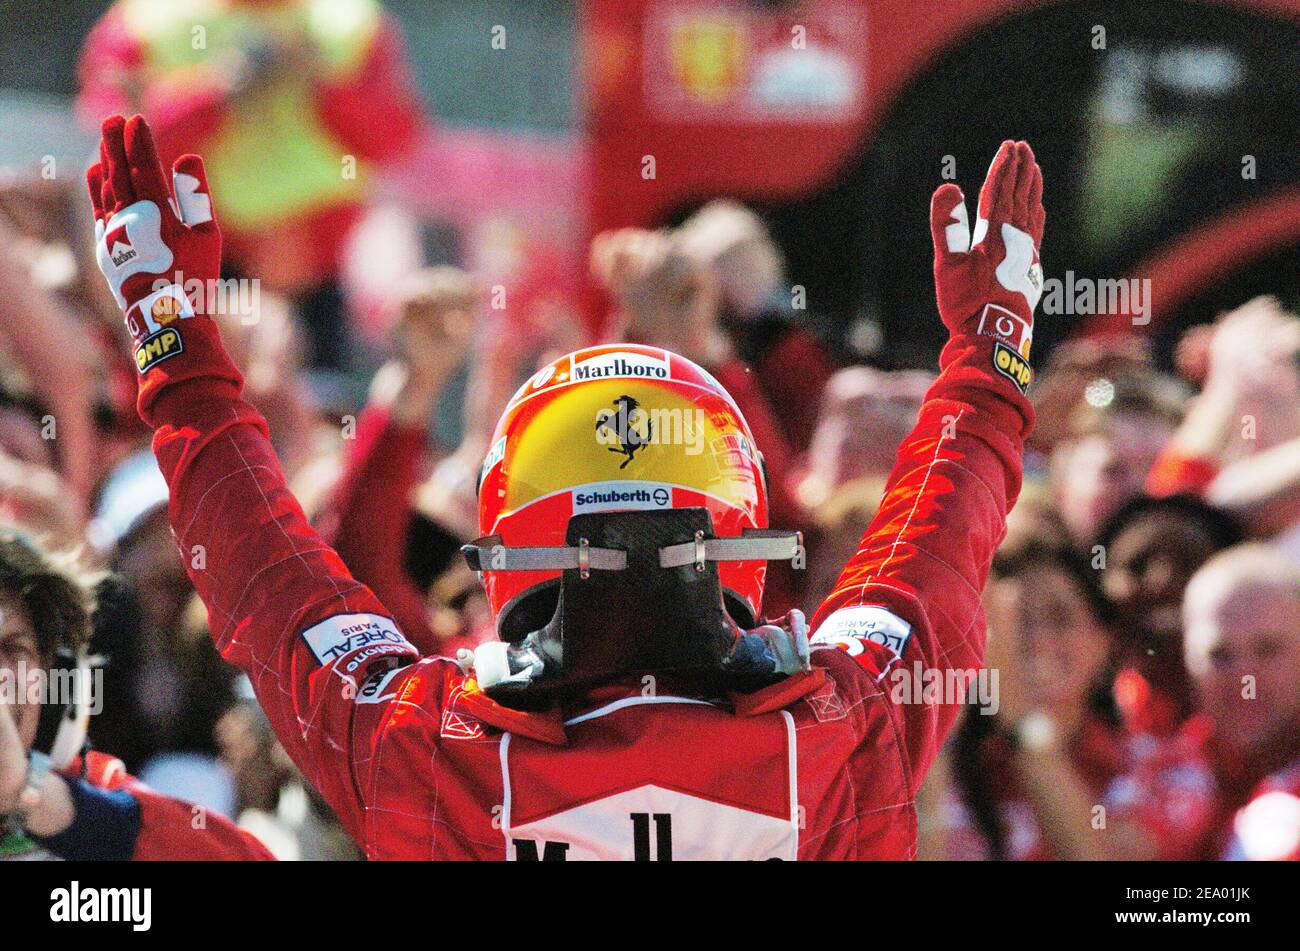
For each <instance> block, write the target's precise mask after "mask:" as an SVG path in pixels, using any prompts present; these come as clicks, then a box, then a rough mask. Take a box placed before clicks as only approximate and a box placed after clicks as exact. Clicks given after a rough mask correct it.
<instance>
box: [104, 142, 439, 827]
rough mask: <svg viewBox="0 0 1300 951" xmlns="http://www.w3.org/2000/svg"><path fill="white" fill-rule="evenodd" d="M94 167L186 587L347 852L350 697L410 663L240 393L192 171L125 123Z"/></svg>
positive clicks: (361, 749)
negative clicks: (303, 502) (327, 807)
mask: <svg viewBox="0 0 1300 951" xmlns="http://www.w3.org/2000/svg"><path fill="white" fill-rule="evenodd" d="M100 157H101V161H100V163H99V164H97V165H95V166H93V167H92V168H91V169H90V171H89V172H88V175H87V178H88V182H89V186H90V193H91V198H92V200H93V202H94V205H95V218H96V225H95V231H96V238H97V242H98V259H99V265H100V269H101V270H102V271H103V272H104V275H105V277H106V278H107V279H108V282H109V286H110V288H111V289H112V291H113V294H114V296H115V297H116V298H117V302H118V304H119V306H121V307H122V309H123V311H124V312H125V314H126V323H127V328H128V330H129V331H130V333H131V336H132V337H133V338H134V340H135V344H134V355H135V362H136V367H137V369H138V371H139V374H140V380H139V382H140V387H139V397H138V404H137V405H138V409H139V412H140V416H141V418H143V419H144V421H145V423H147V424H148V425H149V426H151V427H152V428H153V429H154V430H155V434H154V453H155V454H156V456H157V457H158V464H159V466H160V467H161V468H162V471H163V474H164V475H165V476H166V478H167V482H168V485H169V486H170V487H171V504H170V509H169V515H170V518H171V524H172V530H173V532H174V534H175V537H176V541H177V543H178V545H179V546H180V550H181V556H182V558H183V559H184V561H185V564H186V568H187V570H188V572H189V576H190V580H191V581H192V582H193V584H194V587H195V588H196V589H197V590H198V592H199V595H200V596H201V597H202V598H203V602H204V604H206V605H207V608H208V616H209V626H210V628H211V631H212V635H213V639H214V640H215V641H216V643H217V648H218V650H220V652H221V654H222V656H223V657H225V658H226V660H228V661H230V662H231V663H233V664H235V665H237V666H238V667H240V668H241V669H242V670H244V671H245V672H246V673H247V674H248V676H249V679H250V680H251V681H252V684H253V687H254V689H255V690H256V692H257V696H258V699H259V700H260V702H261V704H262V707H263V709H264V710H265V711H266V714H267V716H268V718H269V719H270V721H271V723H272V724H273V725H274V727H275V729H276V732H277V734H278V735H279V737H280V740H281V742H282V743H283V744H284V746H285V749H286V750H287V751H288V752H289V754H290V756H292V757H293V760H294V762H295V763H297V764H298V766H299V768H301V769H302V771H303V773H304V774H305V775H306V776H307V778H308V779H309V780H310V781H311V782H312V783H313V784H314V785H315V786H316V788H317V789H318V790H320V792H321V793H322V795H324V796H325V798H326V799H327V800H328V801H329V802H330V804H331V805H332V806H333V807H334V809H335V810H336V811H337V812H338V814H339V817H340V819H341V820H342V821H343V823H344V824H345V826H346V827H347V828H348V829H349V831H350V832H352V834H353V836H354V837H356V838H357V839H358V840H359V841H360V840H362V839H363V834H362V833H363V830H362V816H363V813H364V808H365V807H364V804H363V802H362V795H361V792H360V790H362V789H365V788H368V787H367V786H366V785H365V782H364V780H365V776H363V775H359V772H360V771H361V770H363V769H364V768H365V767H366V764H369V763H371V762H373V760H374V758H375V757H374V756H373V755H372V754H373V750H371V749H370V748H369V744H370V743H371V740H370V738H369V737H370V734H369V733H368V732H367V731H366V730H363V729H360V728H358V729H357V730H356V731H354V730H353V720H354V717H355V716H357V712H356V711H357V709H358V708H357V705H356V704H355V702H354V698H355V697H356V696H357V688H358V685H359V684H360V683H361V681H362V680H363V679H364V678H365V677H366V676H367V675H368V674H369V673H370V672H371V671H373V670H375V669H378V668H381V667H385V666H389V665H399V664H401V663H404V662H407V661H409V660H412V659H414V658H415V657H416V656H417V653H416V651H415V649H414V648H413V647H412V646H411V645H410V644H409V643H408V642H407V641H406V639H405V638H404V637H403V636H402V635H401V633H400V632H399V630H398V628H397V626H396V625H395V624H394V623H393V622H392V620H391V619H390V618H389V617H388V616H387V614H386V612H385V611H384V608H383V606H382V605H381V604H380V603H379V601H378V599H376V598H375V596H374V595H373V594H372V593H371V592H370V590H369V589H367V588H366V587H365V586H364V585H361V584H359V583H358V582H357V581H355V580H354V579H353V578H352V576H351V575H350V574H349V573H348V570H347V568H346V567H344V565H343V562H342V561H341V560H340V559H339V557H338V555H337V554H335V553H334V551H333V550H332V549H330V548H329V547H328V546H327V545H326V544H325V543H324V542H322V541H321V539H320V537H319V536H318V535H317V534H316V533H315V531H313V530H312V528H311V527H310V526H309V525H308V524H307V520H306V518H305V517H304V516H303V513H302V509H301V508H300V507H299V505H298V503H297V501H296V500H295V499H294V498H293V496H292V495H291V494H290V492H289V490H288V488H287V487H286V485H285V480H284V476H283V474H282V473H281V471H280V465H279V463H278V461H277V460H276V457H275V453H274V451H273V450H272V448H271V443H270V440H269V438H268V435H267V429H266V423H265V422H264V421H263V419H262V417H261V416H260V415H259V414H258V412H257V411H256V410H255V409H254V408H253V407H252V406H251V405H250V404H249V403H247V402H246V401H245V400H244V399H243V398H242V397H241V390H242V386H243V380H242V378H241V376H240V374H239V371H238V370H237V369H236V368H235V366H234V364H233V363H232V362H231V360H230V358H229V357H228V356H227V355H226V351H225V349H224V348H223V347H222V344H221V337H220V334H219V332H218V329H217V323H216V320H215V319H214V317H215V316H216V315H215V314H213V313H210V312H208V309H207V306H206V305H207V304H208V303H209V300H208V296H209V295H207V294H206V293H205V290H206V288H207V287H209V286H210V284H209V283H208V282H211V281H213V280H215V279H216V277H217V274H218V267H219V263H220V258H221V234H220V231H219V230H218V228H217V223H216V221H215V220H214V218H213V214H212V203H211V200H210V198H209V196H208V188H207V180H206V177H205V176H204V171H203V163H202V161H201V160H200V159H199V158H198V157H197V156H193V155H186V156H182V157H181V158H180V159H178V160H177V162H176V165H175V168H174V169H173V172H172V174H171V176H169V177H167V178H164V173H163V169H162V166H161V165H160V164H159V162H158V158H157V154H156V151H155V148H154V144H153V140H152V137H151V135H150V133H149V127H148V125H146V123H145V121H144V120H143V119H142V118H141V117H139V116H136V117H134V118H132V119H131V120H130V121H125V120H123V119H122V117H121V116H113V117H110V118H109V119H107V120H106V121H105V122H104V126H103V141H102V143H101V147H100ZM366 709H367V710H370V711H372V713H373V711H374V708H373V707H368V708H366ZM354 764H360V765H355V766H354Z"/></svg>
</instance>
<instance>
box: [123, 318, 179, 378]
mask: <svg viewBox="0 0 1300 951" xmlns="http://www.w3.org/2000/svg"><path fill="white" fill-rule="evenodd" d="M184 349H185V347H184V346H183V345H182V344H181V335H180V332H179V331H177V330H174V329H172V328H170V327H168V328H165V329H163V330H160V331H158V332H157V333H156V334H151V335H150V336H148V337H145V338H144V339H143V340H141V341H140V345H139V346H138V347H136V348H135V365H136V367H137V368H138V369H139V371H140V372H141V373H144V372H146V371H147V370H149V369H151V368H153V367H156V366H157V365H158V364H160V363H162V362H163V361H164V360H167V359H170V358H171V357H174V356H176V354H178V353H181V352H182V351H183V350H184Z"/></svg>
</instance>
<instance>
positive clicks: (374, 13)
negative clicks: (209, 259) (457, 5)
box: [78, 0, 425, 369]
mask: <svg viewBox="0 0 1300 951" xmlns="http://www.w3.org/2000/svg"><path fill="white" fill-rule="evenodd" d="M141 6H144V4H141V3H139V0H119V2H117V3H115V4H114V5H113V6H112V7H111V8H110V9H109V10H108V12H107V13H106V14H105V15H104V17H103V18H102V19H101V20H100V21H99V23H98V24H97V25H96V26H95V28H94V30H92V31H91V33H90V35H89V36H88V37H87V39H86V43H85V48H84V50H83V53H82V60H81V65H80V81H81V97H80V101H79V104H78V105H79V110H80V112H81V114H82V116H83V117H84V118H85V120H86V122H87V124H89V125H93V126H97V125H98V123H99V121H100V120H101V119H102V118H103V117H104V116H106V115H110V114H112V113H118V112H121V113H130V112H136V111H140V112H144V113H146V114H147V115H148V116H149V117H150V118H151V120H152V122H153V129H154V130H155V135H156V136H157V141H158V147H159V150H160V153H161V157H162V159H163V161H164V162H165V163H166V164H167V165H168V166H169V167H170V165H171V163H172V162H173V161H174V160H175V159H176V158H177V157H178V156H180V155H181V154H183V153H185V152H199V153H202V154H203V155H204V156H205V158H206V160H207V161H206V165H207V174H208V179H209V182H210V184H211V187H212V191H213V194H214V196H215V199H216V201H217V202H218V203H219V204H220V206H221V210H222V216H221V229H222V233H223V238H224V244H225V256H226V260H227V262H229V265H230V266H229V268H228V269H229V270H230V272H231V273H234V274H237V275H239V276H243V277H249V278H258V279H260V280H262V281H263V282H265V284H266V285H267V287H268V288H269V289H271V290H274V291H277V292H279V293H282V294H285V295H286V296H288V297H289V298H290V299H291V300H292V301H293V303H294V305H295V307H296V308H297V309H298V311H299V312H300V313H301V315H302V317H303V319H304V320H305V322H306V324H307V327H308V328H309V334H308V340H309V344H310V352H309V359H308V363H309V365H310V366H313V367H326V368H330V369H338V368H341V367H345V366H346V364H347V361H348V357H349V353H348V342H347V336H346V326H345V316H344V311H343V307H342V297H341V291H340V289H339V283H338V271H339V266H340V263H341V257H342V251H343V248H344V245H345V242H346V240H347V237H348V235H349V233H350V232H351V230H352V227H353V225H354V224H355V223H356V222H357V220H358V219H359V217H360V215H361V212H362V210H363V208H364V207H365V202H366V201H367V198H368V196H369V193H370V191H371V189H372V187H373V184H374V172H375V171H377V170H381V169H383V168H385V167H387V166H390V165H392V164H393V163H394V162H396V161H397V160H399V159H401V158H402V157H404V156H405V155H406V154H407V153H408V152H409V151H410V149H411V148H412V146H413V145H414V144H415V142H416V141H417V140H418V138H419V136H420V134H421V133H422V131H423V127H424V124H425V118H424V114H423V107H422V105H421V103H420V100H419V97H418V94H417V93H416V92H415V90H414V88H413V85H412V81H411V77H410V75H409V67H408V65H407V62H406V58H405V53H404V51H403V48H402V39H401V34H400V32H399V31H398V28H397V26H396V24H395V23H394V21H393V20H392V19H391V18H390V17H388V16H387V15H386V14H385V13H384V12H383V10H382V8H381V7H380V6H379V4H378V3H377V2H374V0H215V2H209V0H178V2H174V3H169V4H167V5H165V6H160V5H149V11H150V13H149V15H147V16H140V15H138V8H139V7H141ZM195 30H202V31H203V33H202V37H203V42H202V43H196V42H194V36H193V31H195Z"/></svg>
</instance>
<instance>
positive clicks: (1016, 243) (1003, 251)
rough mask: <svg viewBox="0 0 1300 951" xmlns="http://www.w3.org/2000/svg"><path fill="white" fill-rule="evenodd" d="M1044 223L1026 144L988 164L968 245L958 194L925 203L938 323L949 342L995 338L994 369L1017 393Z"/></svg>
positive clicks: (1038, 289) (1025, 374) (1022, 381)
mask: <svg viewBox="0 0 1300 951" xmlns="http://www.w3.org/2000/svg"><path fill="white" fill-rule="evenodd" d="M1045 219H1046V215H1045V214H1044V212H1043V174H1042V172H1041V171H1040V170H1039V168H1038V163H1037V162H1036V161H1035V160H1034V152H1033V150H1032V149H1030V147H1029V144H1028V143H1027V142H1011V141H1007V142H1003V143H1002V147H1001V148H999V149H998V154H997V155H996V156H994V158H993V164H992V165H990V166H989V173H988V176H987V177H986V178H985V179H984V187H983V188H981V189H980V201H979V213H978V217H977V218H976V221H975V234H974V238H973V240H972V236H971V231H970V224H969V221H968V219H967V217H966V200H965V198H964V197H963V196H962V192H961V189H960V188H958V187H957V186H956V185H955V184H952V183H948V184H945V185H940V186H939V188H938V190H937V191H935V193H934V196H933V197H932V198H931V199H930V232H931V235H932V237H933V238H934V286H935V295H936V297H937V299H938V304H939V316H940V317H942V318H943V322H944V324H945V325H946V326H947V327H948V330H949V332H951V333H952V334H953V335H954V336H955V335H957V334H980V335H983V336H988V337H994V338H996V339H997V341H998V343H997V344H995V345H994V354H993V363H994V368H995V369H996V370H997V371H998V372H999V373H1001V374H1002V375H1003V376H1006V377H1008V378H1010V379H1011V380H1012V381H1013V382H1014V383H1015V384H1016V385H1017V386H1018V387H1020V390H1021V391H1022V392H1023V391H1024V389H1025V387H1026V386H1028V385H1029V377H1030V371H1029V364H1028V360H1029V350H1030V344H1031V342H1032V340H1033V336H1034V308H1035V307H1036V306H1037V304H1038V298H1039V297H1040V296H1041V295H1042V292H1043V268H1042V266H1041V265H1040V264H1039V263H1038V248H1039V246H1040V245H1041V244H1042V240H1043V224H1044V222H1045ZM1008 348H1010V349H1009V350H1008Z"/></svg>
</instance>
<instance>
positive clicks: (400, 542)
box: [322, 407, 438, 654]
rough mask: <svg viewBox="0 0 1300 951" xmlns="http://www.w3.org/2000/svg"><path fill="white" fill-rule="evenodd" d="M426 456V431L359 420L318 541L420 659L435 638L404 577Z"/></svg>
mask: <svg viewBox="0 0 1300 951" xmlns="http://www.w3.org/2000/svg"><path fill="white" fill-rule="evenodd" d="M424 448H425V432H424V427H422V426H402V425H399V424H397V423H394V422H393V421H392V418H391V417H390V416H389V414H388V413H387V411H386V410H383V409H380V408H378V407H371V408H369V409H367V410H366V411H365V412H364V413H362V414H361V418H360V419H359V420H357V438H356V443H355V445H354V447H353V450H352V452H350V453H349V454H348V458H347V462H346V464H345V467H344V470H343V476H342V478H340V479H339V482H338V485H337V487H336V488H335V490H334V495H333V499H332V500H331V504H330V507H329V510H328V511H327V512H326V514H325V517H324V518H323V519H322V525H323V531H322V534H323V535H324V537H325V539H326V540H327V541H328V542H329V543H330V544H332V545H333V546H334V549H335V551H337V552H338V553H339V557H341V558H342V559H343V561H344V562H345V563H346V564H347V566H348V568H350V569H351V571H352V573H353V575H354V576H355V577H356V578H357V579H358V580H359V581H361V582H362V583H364V584H366V585H368V586H369V587H370V590H371V591H373V592H374V593H375V595H376V597H378V598H379V600H381V601H383V603H384V604H385V605H386V606H387V607H388V609H389V610H390V611H392V613H393V619H394V620H395V621H397V624H398V626H399V627H400V628H401V629H402V631H403V632H404V633H405V634H406V636H407V637H408V638H409V639H410V640H411V642H412V643H413V644H415V645H416V647H417V648H418V649H419V650H420V653H422V654H433V653H437V651H438V638H437V636H436V635H435V634H434V632H433V628H432V627H430V626H429V621H428V617H427V614H426V608H425V599H424V595H423V594H422V593H421V592H420V590H419V589H418V588H417V587H416V586H415V585H414V584H412V582H411V580H410V577H409V575H408V573H407V570H406V540H407V533H408V530H409V528H410V520H411V505H410V498H411V493H412V492H413V491H414V490H415V483H416V478H417V469H418V467H419V464H420V457H421V454H422V453H423V451H424Z"/></svg>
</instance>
